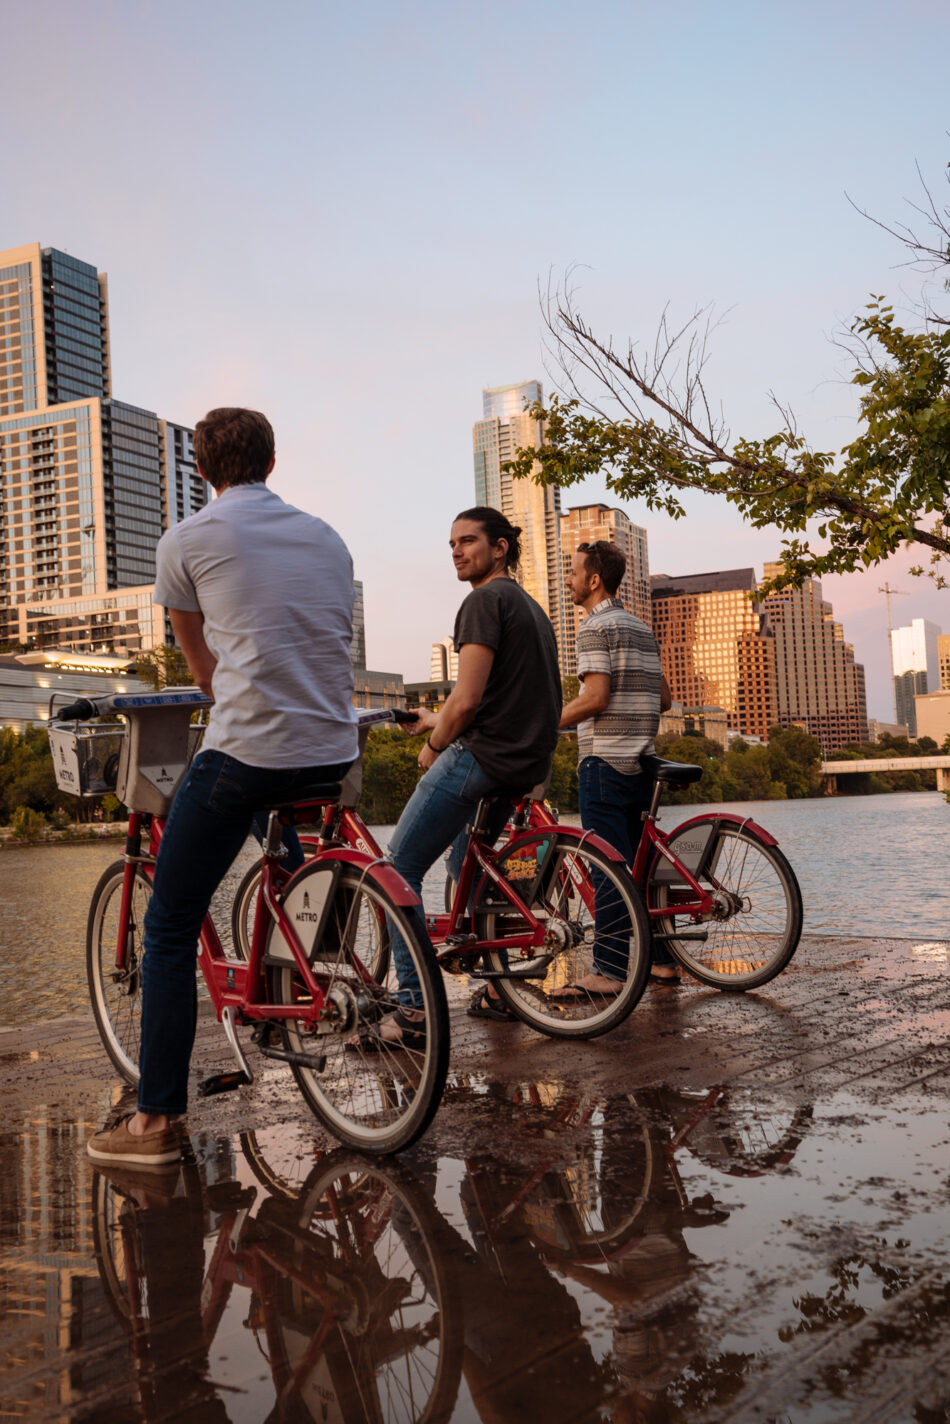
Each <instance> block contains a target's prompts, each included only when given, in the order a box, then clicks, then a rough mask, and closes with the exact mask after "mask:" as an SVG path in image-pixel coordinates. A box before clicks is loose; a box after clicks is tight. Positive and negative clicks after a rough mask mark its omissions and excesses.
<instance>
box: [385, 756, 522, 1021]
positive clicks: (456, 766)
mask: <svg viewBox="0 0 950 1424" xmlns="http://www.w3.org/2000/svg"><path fill="white" fill-rule="evenodd" d="M498 789H499V788H498V787H497V786H496V784H495V783H494V782H493V781H492V779H491V777H490V776H488V775H487V774H486V773H485V772H484V771H483V770H482V768H481V767H480V766H479V764H478V762H477V761H476V760H475V758H474V756H473V755H472V753H471V752H470V751H469V750H468V748H467V747H463V746H462V743H461V742H453V743H452V745H451V746H449V747H446V749H445V751H444V752H443V753H442V754H441V756H440V757H439V759H438V761H436V762H435V763H434V764H433V765H432V766H430V768H429V770H428V771H427V772H426V774H425V776H424V777H423V778H422V780H421V781H420V782H419V784H418V785H417V786H416V789H415V791H414V792H413V793H412V795H411V796H410V798H409V800H408V801H407V802H406V806H405V809H404V810H403V813H402V815H401V816H400V817H399V823H398V825H397V826H396V829H395V831H394V832H393V838H392V840H391V841H390V842H389V859H390V860H391V861H392V863H393V865H394V866H395V867H396V869H397V870H398V871H399V874H400V875H402V876H404V877H405V879H406V880H407V881H408V882H409V884H410V885H411V886H412V888H413V890H415V892H416V894H417V895H418V896H419V898H420V899H421V898H422V882H423V880H424V879H425V875H426V871H427V870H429V869H430V867H431V866H433V865H434V864H435V862H436V861H437V860H438V858H439V856H440V855H441V854H442V852H443V851H445V850H447V849H448V848H449V846H451V847H452V856H451V859H450V861H449V867H448V869H449V874H450V875H452V876H453V878H454V879H456V880H457V879H458V877H459V873H460V871H461V869H462V861H463V860H464V858H465V849H466V847H467V845H468V836H467V834H466V831H465V827H466V826H467V824H468V822H469V821H470V820H471V819H472V816H473V814H474V812H475V808H476V807H477V805H478V803H479V801H481V799H482V797H484V796H490V795H492V794H493V793H495V792H497V791H498ZM510 810H511V802H510V801H507V800H499V801H497V802H496V803H495V805H494V806H493V807H492V808H491V811H490V813H489V816H488V826H487V830H486V838H487V839H488V842H489V844H491V842H492V841H493V840H494V838H495V837H496V836H497V835H498V833H499V832H500V831H501V829H502V827H503V826H504V824H505V821H506V820H507V819H508V813H509V811H510ZM392 947H393V961H394V963H395V965H396V975H397V978H398V980H399V1001H400V1003H401V1004H403V1005H404V1006H405V1007H407V1008H418V1007H420V998H421V994H420V990H419V977H418V975H417V974H416V971H415V969H414V968H413V966H412V959H411V958H410V955H409V951H408V950H407V949H406V945H405V941H404V940H403V938H402V935H401V934H399V932H398V930H397V929H396V928H395V926H393V930H392Z"/></svg>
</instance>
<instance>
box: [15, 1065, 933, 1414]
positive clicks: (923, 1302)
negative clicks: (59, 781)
mask: <svg viewBox="0 0 950 1424" xmlns="http://www.w3.org/2000/svg"><path fill="white" fill-rule="evenodd" d="M449 1097H450V1099H451V1102H452V1106H453V1108H454V1110H455V1111H456V1113H461V1114H463V1115H464V1114H465V1113H466V1112H467V1113H470V1114H471V1118H470V1121H471V1124H472V1131H471V1134H470V1136H471V1140H472V1141H473V1142H477V1143H478V1148H477V1150H473V1153H472V1155H471V1156H469V1157H466V1158H464V1159H463V1158H459V1157H453V1156H440V1157H437V1156H436V1155H435V1141H434V1140H433V1141H432V1142H430V1143H428V1144H427V1143H425V1142H424V1143H423V1144H421V1145H420V1147H418V1148H417V1149H416V1150H415V1151H414V1152H413V1153H412V1154H409V1156H408V1157H407V1159H406V1160H403V1161H399V1162H392V1161H370V1160H368V1159H366V1158H361V1157H359V1156H357V1155H355V1154H353V1153H349V1152H346V1151H339V1150H337V1151H334V1152H330V1153H326V1152H325V1151H324V1149H323V1139H321V1138H320V1136H319V1135H318V1134H317V1133H316V1132H315V1131H308V1129H307V1127H306V1126H289V1127H279V1128H270V1129H267V1130H266V1131H260V1132H256V1133H250V1132H248V1133H244V1134H242V1135H241V1136H240V1137H238V1138H234V1139H230V1138H225V1139H220V1140H205V1139H203V1138H201V1137H198V1138H196V1140H195V1142H194V1148H195V1153H194V1160H192V1161H190V1162H188V1163H186V1164H185V1165H183V1166H181V1167H175V1168H171V1169H168V1170H166V1171H164V1172H154V1171H153V1172H151V1173H144V1172H138V1173H135V1172H132V1171H122V1170H118V1169H116V1170H113V1171H110V1172H108V1173H106V1172H98V1171H93V1170H92V1168H91V1165H90V1164H89V1163H88V1162H87V1161H86V1160H85V1159H84V1158H83V1157H82V1155H81V1148H82V1141H83V1139H84V1137H85V1134H86V1133H87V1132H88V1131H89V1130H91V1128H92V1124H91V1123H90V1124H84V1125H82V1126H81V1127H79V1126H77V1125H70V1124H68V1123H63V1122H60V1121H58V1120H57V1118H56V1114H55V1112H53V1111H52V1110H49V1111H47V1112H44V1113H37V1115H36V1116H35V1117H34V1119H33V1121H32V1122H29V1123H21V1124H15V1125H14V1124H11V1125H10V1130H9V1134H8V1136H7V1137H5V1138H4V1139H2V1140H0V1232H2V1236H0V1243H2V1251H0V1318H2V1320H3V1325H2V1327H0V1329H2V1335H3V1343H4V1352H3V1355H2V1356H0V1417H7V1416H9V1415H15V1416H21V1417H35V1418H43V1419H60V1418H62V1419H64V1420H66V1419H70V1420H72V1419H79V1418H84V1419H92V1418H116V1419H119V1418H121V1419H123V1420H136V1419H143V1420H151V1419H159V1418H161V1419H171V1418H180V1417H184V1416H185V1415H187V1416H188V1417H189V1418H195V1419H201V1420H202V1421H204V1420H212V1421H214V1420H221V1421H225V1420H230V1421H235V1424H237V1422H238V1421H247V1424H251V1421H256V1422H257V1424H259V1421H261V1420H264V1419H272V1420H278V1419H280V1420H289V1421H295V1420H298V1419H299V1420H307V1419H315V1420H321V1421H327V1424H330V1421H339V1424H362V1421H367V1424H368V1421H370V1420H372V1421H378V1424H400V1421H407V1424H408V1422H409V1421H413V1424H414V1421H421V1420H426V1421H428V1424H436V1421H449V1420H456V1421H477V1420H485V1421H489V1420H491V1421H502V1420H504V1421H507V1420H511V1421H519V1424H520V1421H524V1420H530V1419H542V1420H543V1421H544V1424H559V1421H562V1420H563V1421H567V1420H585V1419H591V1420H594V1419H602V1420H611V1421H615V1422H616V1424H632V1421H639V1424H652V1421H657V1422H658V1424H659V1421H667V1420H678V1421H680V1420H681V1421H695V1422H696V1424H700V1421H702V1424H705V1421H715V1420H729V1421H734V1420H741V1419H746V1418H748V1419H750V1420H751V1419H753V1418H756V1419H759V1420H762V1419H771V1420H788V1421H790V1424H798V1421H806V1420H815V1421H817V1420H821V1421H826V1420H836V1419H842V1420H849V1419H853V1418H855V1417H857V1416H858V1415H859V1414H860V1417H864V1412H865V1410H866V1409H867V1408H869V1407H870V1405H871V1404H874V1406H875V1408H877V1407H878V1406H879V1405H880V1402H881V1398H882V1396H881V1395H880V1389H881V1382H882V1381H883V1380H884V1379H885V1378H886V1379H887V1381H888V1391H889V1393H888V1394H887V1399H888V1400H892V1401H893V1405H894V1412H893V1413H889V1412H887V1410H886V1409H885V1411H884V1412H878V1413H875V1415H874V1417H876V1418H877V1417H880V1418H882V1419H891V1418H893V1419H895V1420H896V1419H904V1418H906V1419H915V1420H930V1419H931V1418H933V1419H940V1418H942V1417H945V1416H944V1415H943V1413H942V1412H941V1411H942V1410H943V1409H944V1408H945V1405H946V1403H947V1400H946V1399H945V1398H943V1396H942V1395H941V1393H940V1386H939V1379H940V1376H939V1374H938V1373H933V1372H928V1370H927V1369H925V1368H921V1361H923V1362H924V1364H926V1361H927V1360H928V1359H930V1358H931V1357H933V1359H934V1360H939V1359H941V1358H943V1357H945V1355H946V1348H947V1345H948V1343H950V1265H948V1261H947V1246H946V1241H945V1232H944V1219H945V1208H946V1196H947V1181H946V1163H947V1160H948V1153H947V1146H948V1126H947V1114H946V1107H945V1105H943V1104H937V1105H931V1104H929V1103H927V1102H926V1101H923V1100H921V1101H911V1100H907V1101H905V1102H904V1104H903V1107H902V1111H901V1112H896V1111H894V1110H893V1109H887V1110H885V1109H878V1108H874V1107H870V1108H869V1107H868V1105H867V1103H866V1102H858V1101H856V1100H849V1099H847V1098H845V1097H843V1096H839V1097H837V1098H835V1099H833V1100H831V1101H830V1102H828V1103H824V1104H816V1105H811V1104H801V1103H783V1102H780V1101H778V1100H770V1101H769V1102H768V1103H767V1104H762V1103H761V1099H760V1095H758V1094H756V1093H753V1092H752V1091H751V1090H743V1089H736V1088H730V1089H724V1088H719V1087H714V1088H712V1089H710V1090H709V1091H708V1092H696V1093H690V1092H684V1091H681V1090H674V1089H670V1088H651V1089H649V1090H645V1091H642V1092H637V1093H634V1094H624V1095H619V1094H618V1095H616V1096H613V1097H608V1098H604V1097H601V1096H594V1095H591V1096H585V1095H584V1094H583V1093H578V1092H576V1091H570V1092H569V1091H568V1090H566V1089H565V1088H564V1087H563V1086H561V1085H560V1084H558V1083H555V1082H547V1083H523V1084H520V1085H518V1086H515V1087H513V1086H508V1087H506V1088H501V1087H499V1086H497V1085H495V1084H493V1083H492V1082H490V1081H489V1080H486V1079H478V1080H466V1081H459V1080H456V1081H455V1082H454V1083H453V1084H452V1086H451V1087H450V1090H449ZM486 1118H487V1120H489V1121H490V1123H491V1134H490V1136H489V1135H488V1134H487V1133H486V1131H485V1130H484V1123H485V1121H486ZM909 1362H910V1364H909ZM905 1376H906V1380H905ZM888 1407H890V1406H888ZM928 1411H930V1412H928Z"/></svg>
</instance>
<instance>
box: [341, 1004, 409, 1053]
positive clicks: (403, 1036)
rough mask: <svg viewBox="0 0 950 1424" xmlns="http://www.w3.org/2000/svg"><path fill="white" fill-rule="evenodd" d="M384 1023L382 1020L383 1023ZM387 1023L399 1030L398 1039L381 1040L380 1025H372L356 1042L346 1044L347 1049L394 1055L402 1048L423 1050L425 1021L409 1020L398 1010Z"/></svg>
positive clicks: (365, 1029) (354, 1051) (355, 1051)
mask: <svg viewBox="0 0 950 1424" xmlns="http://www.w3.org/2000/svg"><path fill="white" fill-rule="evenodd" d="M386 1022H387V1020H386V1019H384V1020H383V1023H386ZM388 1022H389V1023H394V1024H395V1025H396V1027H397V1028H398V1029H399V1030H400V1034H399V1037H398V1038H383V1036H382V1034H381V1033H380V1031H379V1029H380V1025H379V1024H373V1025H372V1026H371V1027H370V1028H364V1029H363V1030H362V1031H361V1033H360V1036H359V1041H358V1042H356V1043H347V1045H346V1046H347V1048H348V1049H350V1051H351V1052H353V1053H357V1052H359V1053H396V1052H398V1051H399V1050H400V1049H403V1048H425V1046H426V1021H425V1019H411V1018H409V1016H408V1015H407V1014H405V1013H403V1011H402V1009H401V1008H399V1009H397V1010H396V1012H395V1013H394V1014H392V1015H391V1016H390V1018H389V1019H388Z"/></svg>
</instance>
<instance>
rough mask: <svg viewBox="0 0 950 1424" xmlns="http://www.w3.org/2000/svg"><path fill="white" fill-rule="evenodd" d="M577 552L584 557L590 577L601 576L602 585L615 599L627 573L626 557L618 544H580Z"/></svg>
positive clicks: (601, 542)
mask: <svg viewBox="0 0 950 1424" xmlns="http://www.w3.org/2000/svg"><path fill="white" fill-rule="evenodd" d="M577 552H578V553H579V554H583V555H584V560H585V564H584V567H585V568H586V570H587V574H588V577H589V576H590V575H591V574H599V575H600V581H601V583H602V584H603V586H604V588H605V589H606V590H607V592H608V594H609V595H610V597H611V598H613V596H614V594H615V593H616V592H617V589H618V588H619V587H620V585H621V582H622V581H623V576H624V574H625V573H626V571H627V560H626V556H625V555H624V554H623V553H621V551H620V550H619V549H618V548H617V546H616V544H609V543H608V542H607V540H606V539H595V540H594V541H593V543H592V544H578V546H577Z"/></svg>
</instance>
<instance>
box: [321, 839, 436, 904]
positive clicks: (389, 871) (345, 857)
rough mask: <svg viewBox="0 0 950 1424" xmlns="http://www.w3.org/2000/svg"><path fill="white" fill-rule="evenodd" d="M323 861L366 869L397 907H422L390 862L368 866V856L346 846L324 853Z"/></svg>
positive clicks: (371, 878) (379, 862) (414, 893)
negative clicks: (338, 862)
mask: <svg viewBox="0 0 950 1424" xmlns="http://www.w3.org/2000/svg"><path fill="white" fill-rule="evenodd" d="M320 859H321V860H336V861H340V862H341V863H342V864H343V865H355V866H356V867H357V869H363V868H364V867H366V875H367V879H369V880H372V881H373V882H374V883H375V884H376V885H378V886H379V888H380V889H381V890H385V892H386V894H387V895H388V896H389V897H390V899H391V900H393V901H394V903H395V904H397V905H407V906H412V905H421V904H422V901H421V900H420V899H419V896H418V895H417V894H416V892H415V890H413V888H412V886H411V885H410V884H409V883H408V881H406V880H403V878H402V876H401V875H400V874H399V871H398V870H397V869H396V867H395V866H394V865H393V864H392V862H391V861H388V860H372V861H370V862H369V864H368V866H367V859H366V856H365V855H363V853H362V852H361V851H358V850H350V849H349V848H348V847H346V846H339V847H334V848H333V849H332V850H327V851H324V852H323V854H322V855H321V857H320Z"/></svg>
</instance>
